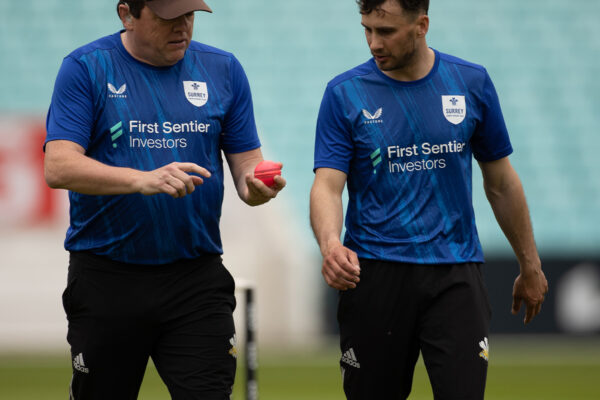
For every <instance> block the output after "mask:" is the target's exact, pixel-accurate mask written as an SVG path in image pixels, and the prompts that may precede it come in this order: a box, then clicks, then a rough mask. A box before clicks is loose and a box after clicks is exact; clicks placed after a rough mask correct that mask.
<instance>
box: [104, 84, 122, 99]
mask: <svg viewBox="0 0 600 400" xmlns="http://www.w3.org/2000/svg"><path fill="white" fill-rule="evenodd" d="M107 86H108V91H109V92H110V93H109V94H108V97H110V98H111V99H114V98H119V99H125V98H127V95H126V94H125V91H126V90H127V84H125V83H124V84H123V85H122V86H121V87H120V88H118V89H117V88H116V87H115V85H113V84H112V83H108V85H107Z"/></svg>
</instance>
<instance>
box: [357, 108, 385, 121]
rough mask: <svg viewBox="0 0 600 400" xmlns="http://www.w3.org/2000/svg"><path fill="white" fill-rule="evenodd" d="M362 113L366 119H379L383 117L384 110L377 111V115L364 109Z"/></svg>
mask: <svg viewBox="0 0 600 400" xmlns="http://www.w3.org/2000/svg"><path fill="white" fill-rule="evenodd" d="M362 113H363V115H364V116H365V118H366V119H371V120H373V119H378V118H379V117H381V114H383V108H379V109H378V110H377V111H375V114H371V113H370V112H368V111H367V110H365V109H364V108H363V110H362Z"/></svg>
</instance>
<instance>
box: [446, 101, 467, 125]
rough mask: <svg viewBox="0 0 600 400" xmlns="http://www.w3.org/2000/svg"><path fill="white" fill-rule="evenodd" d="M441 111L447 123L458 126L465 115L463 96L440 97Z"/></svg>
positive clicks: (465, 106)
mask: <svg viewBox="0 0 600 400" xmlns="http://www.w3.org/2000/svg"><path fill="white" fill-rule="evenodd" d="M442 111H443V112H444V117H446V119H447V120H448V121H449V122H451V123H453V124H454V125H458V124H460V123H461V122H463V121H464V119H465V116H466V115H467V104H466V103H465V96H442Z"/></svg>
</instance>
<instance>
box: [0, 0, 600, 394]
mask: <svg viewBox="0 0 600 400" xmlns="http://www.w3.org/2000/svg"><path fill="white" fill-rule="evenodd" d="M207 2H208V3H209V5H210V6H211V7H212V9H213V11H214V13H213V14H207V13H197V14H196V20H195V29H194V39H195V40H198V41H201V42H204V43H206V44H210V45H212V46H215V47H219V48H222V49H225V50H227V51H230V52H232V53H234V54H235V55H236V56H237V58H238V59H239V60H240V62H241V63H242V65H243V66H244V68H245V71H246V74H247V75H248V78H249V81H250V86H251V89H252V93H253V99H254V106H255V115H256V121H257V125H258V128H259V134H260V137H261V140H262V142H263V154H264V155H265V158H267V159H273V160H280V161H282V162H283V163H284V169H283V175H284V176H285V178H286V179H287V181H288V186H287V188H286V189H285V190H284V191H283V192H282V193H281V194H280V196H278V198H277V200H276V201H274V202H272V203H270V204H267V205H265V206H263V207H259V208H250V207H247V206H245V205H244V204H243V203H242V202H241V201H239V199H237V197H236V195H235V193H234V189H233V186H232V183H231V180H230V179H229V181H228V182H227V185H226V199H225V204H224V209H223V219H222V232H223V241H224V250H225V255H224V260H225V264H226V266H227V267H228V268H229V269H230V270H231V272H232V273H233V275H234V276H235V277H236V278H238V279H240V280H241V279H243V280H247V281H251V282H253V283H254V284H255V286H256V288H257V309H256V315H257V321H258V339H259V348H260V349H261V352H260V354H261V357H262V359H263V360H264V363H263V364H262V365H263V369H261V376H262V377H263V379H262V380H260V382H261V384H260V385H261V386H260V387H261V391H262V392H263V393H264V394H265V395H264V397H265V398H280V399H281V398H283V399H292V398H313V399H316V398H323V399H329V398H343V397H342V394H341V389H340V388H339V385H340V378H339V372H338V370H337V368H338V367H336V364H337V358H338V357H339V355H338V354H337V347H336V346H337V343H336V333H337V330H336V322H335V307H336V301H337V298H336V293H335V291H333V290H332V289H328V288H327V286H326V285H325V284H324V282H323V280H322V278H321V274H320V268H321V267H320V263H321V258H320V254H319V251H318V247H317V246H316V243H315V242H314V239H313V237H312V233H311V231H310V226H309V221H308V194H309V191H310V187H311V184H312V179H313V172H312V163H313V144H314V131H315V123H316V118H317V113H318V108H319V105H320V101H321V97H322V94H323V91H324V89H325V86H326V84H327V82H328V81H329V80H330V79H332V78H333V77H334V76H335V75H337V74H339V73H341V72H343V71H346V70H348V69H350V68H352V67H354V66H356V65H358V64H360V63H362V62H364V61H366V60H367V59H368V58H369V57H370V54H369V51H368V47H367V45H366V41H365V39H364V34H363V29H362V27H361V26H360V15H359V14H358V12H357V7H356V5H355V3H354V1H353V0H326V1H317V0H285V1H275V0H252V1H250V0H212V1H207ZM116 3H117V1H116V0H114V1H111V0H104V1H89V0H83V1H78V2H65V1H60V0H21V1H2V2H0V398H2V399H4V398H7V399H9V398H10V399H20V398H22V399H29V398H54V397H52V395H49V394H48V393H49V392H47V391H46V392H45V393H46V395H44V396H41V397H36V395H35V394H31V395H29V394H27V393H28V392H27V390H31V388H32V385H30V384H26V383H24V382H27V379H26V378H24V381H23V383H22V382H21V381H20V380H19V378H15V377H16V376H20V375H12V374H13V373H15V374H17V373H16V372H14V369H15V368H17V370H19V371H25V372H24V376H26V377H27V378H28V379H30V378H31V374H34V375H36V374H37V375H36V376H37V377H38V378H40V377H41V376H47V377H49V378H48V383H45V384H44V383H40V384H39V385H41V387H42V389H43V390H49V389H48V388H46V389H44V385H49V386H48V387H50V386H52V385H54V384H56V385H58V387H59V389H58V390H63V392H62V393H66V392H65V391H64V386H65V385H68V381H69V379H70V375H69V374H70V373H69V361H68V357H69V356H68V348H67V343H66V340H65V335H66V320H65V317H64V312H63V310H62V304H61V302H60V296H61V293H62V290H63V289H64V285H65V281H66V272H67V253H66V252H65V250H64V248H63V240H64V236H65V232H66V227H67V224H68V204H67V200H66V193H65V192H64V191H57V190H50V189H48V188H47V187H46V185H45V182H44V179H43V153H42V143H43V140H44V137H45V117H46V112H47V109H48V106H49V103H50V98H51V95H52V90H53V85H54V79H55V77H56V74H57V72H58V69H59V67H60V65H61V62H62V58H63V57H64V56H66V55H67V54H68V53H70V52H71V51H72V50H74V49H75V48H77V47H79V46H81V45H84V44H86V43H88V42H90V41H93V40H94V39H96V38H99V37H101V36H105V35H107V34H111V33H114V32H116V31H118V30H119V29H120V28H121V26H120V21H119V20H118V18H117V14H116V12H115V8H116ZM430 20H431V27H430V32H429V34H428V43H429V45H430V46H431V47H434V48H436V49H437V50H440V51H442V52H445V53H450V54H453V55H455V56H457V57H460V58H464V59H466V60H469V61H471V62H474V63H478V64H482V65H484V66H485V67H486V68H487V69H488V71H489V73H490V75H491V77H492V79H493V81H494V84H495V86H496V89H497V91H498V94H499V97H500V102H501V105H502V107H503V111H504V116H505V119H506V123H507V126H508V129H509V132H510V134H511V140H512V143H513V147H514V148H515V152H514V154H513V155H512V156H511V162H512V163H513V165H514V166H515V168H516V170H517V172H518V173H519V174H520V177H521V180H522V181H523V185H524V188H525V192H526V195H527V198H528V202H529V207H530V210H531V217H532V221H533V227H534V232H535V236H536V241H537V244H538V247H539V250H540V254H541V256H542V261H543V265H544V270H545V273H546V276H547V278H548V281H549V284H550V292H549V295H548V297H547V299H546V302H545V303H544V307H543V311H542V313H541V314H540V315H539V316H538V317H537V318H536V319H535V320H534V321H533V322H532V323H531V324H529V325H528V326H527V327H523V324H522V315H521V316H518V317H515V316H512V315H510V312H509V311H510V302H511V290H512V282H513V280H514V278H515V276H516V274H517V273H518V265H517V264H516V261H515V259H514V256H513V254H512V251H511V249H510V246H509V245H508V243H507V241H506V240H505V238H504V236H503V234H502V232H501V231H500V229H499V227H498V225H497V224H496V221H495V219H494V216H493V214H492V212H491V209H490V207H489V204H488V202H487V201H486V199H485V195H484V193H483V189H482V185H481V175H480V173H479V169H478V168H477V167H476V166H474V169H473V170H474V176H473V179H474V185H473V187H474V194H473V197H474V199H473V200H474V208H475V213H476V218H477V224H478V230H479V234H480V238H481V241H482V245H483V248H484V252H485V255H486V260H487V265H486V267H485V274H486V281H487V285H488V288H489V291H490V298H491V303H492V308H493V322H492V334H493V335H492V340H491V343H492V344H491V346H492V350H491V351H492V359H491V361H490V368H497V369H498V370H499V369H501V366H504V367H506V370H507V371H509V370H510V371H513V375H512V376H513V377H514V379H517V381H514V382H513V381H511V379H512V378H511V377H510V376H503V375H501V374H499V375H500V376H502V378H499V377H496V378H495V377H494V375H493V374H492V372H490V378H489V379H490V383H489V386H490V387H491V388H494V387H495V385H497V386H498V388H500V386H501V383H502V384H505V383H507V382H508V383H510V384H511V385H513V387H517V388H521V386H519V383H518V378H517V376H521V377H522V376H523V375H528V374H530V373H531V372H530V371H531V370H532V369H536V370H538V369H539V368H540V366H539V365H538V364H537V363H538V362H539V363H544V364H545V365H551V366H553V368H555V370H556V372H557V373H558V374H559V375H560V376H561V379H563V380H564V383H565V386H564V388H562V389H558V388H553V387H552V385H551V383H552V382H557V380H555V379H553V378H551V376H552V375H544V374H542V376H541V377H540V382H543V385H544V386H545V387H550V389H549V390H548V392H549V393H550V394H543V393H542V392H540V391H539V390H537V389H535V390H531V393H529V392H527V390H528V389H523V390H524V391H525V392H523V390H521V389H519V392H520V393H529V394H523V397H522V398H527V399H535V398H540V399H541V398H544V399H547V398H565V399H566V398H569V399H597V398H600V386H599V383H598V381H597V377H598V376H600V345H599V344H600V339H599V334H600V164H599V157H598V155H599V154H600V131H599V127H600V111H599V110H598V109H599V106H600V80H599V79H598V76H600V2H598V1H596V0H571V1H568V2H567V1H564V0H562V1H559V0H528V1H520V0H488V1H485V2H482V1H477V0H454V1H451V2H449V1H435V0H434V1H432V2H431V7H430ZM242 308H243V302H240V310H241V309H242ZM240 323H241V322H240ZM494 338H496V339H497V340H496V343H498V350H497V351H498V360H499V361H498V363H499V364H497V365H498V366H497V367H495V366H496V364H494V362H495V361H494V358H493V357H494V354H495V353H494V350H493V349H494V343H495V342H494V340H493V339H494ZM503 350H506V351H505V352H504V353H503V354H504V356H502V355H501V354H502V351H503ZM528 351H529V353H528ZM307 354H308V355H311V356H307ZM42 355H47V356H48V357H47V358H44V357H42ZM512 356H514V357H513V358H511V357H512ZM503 357H504V358H503ZM55 360H59V362H57V365H60V367H56V368H58V369H56V368H54V367H53V366H54V364H53V362H54V361H55ZM523 360H525V361H523ZM534 360H538V361H535V362H534ZM277 363H279V364H277ZM284 364H285V365H287V366H288V368H292V370H293V371H295V372H293V373H292V375H294V376H295V377H296V378H297V379H295V381H296V383H297V381H298V380H299V379H300V378H299V377H302V378H301V379H300V381H301V382H303V384H302V385H301V386H302V387H303V388H304V390H307V388H308V389H310V388H311V387H312V388H313V389H315V392H314V393H313V394H298V393H300V392H298V391H301V390H302V389H301V388H298V389H294V390H291V389H289V388H290V386H289V385H292V383H285V384H287V385H288V386H287V387H285V385H284V389H282V392H281V393H284V394H277V395H275V394H273V393H274V392H272V391H273V390H275V387H276V386H277V384H281V382H288V381H286V378H285V377H277V378H276V375H275V374H276V373H277V371H281V369H280V368H279V366H281V365H284ZM40 365H41V366H42V367H40ZM524 365H525V367H523V366H524ZM574 365H577V366H578V367H577V368H581V370H579V369H568V368H570V367H574ZM44 366H46V367H48V368H47V369H43V368H45V367H44ZM303 366H304V367H306V370H307V371H312V373H309V372H307V375H306V376H304V375H298V374H299V373H300V372H298V371H301V370H302V368H303ZM518 366H521V367H523V368H524V370H523V371H521V370H519V367H518ZM36 368H37V369H36ZM39 368H42V369H41V370H40V369H39ZM61 368H62V369H61ZM293 368H299V369H295V370H294V369H293ZM269 371H270V372H269ZM302 371H303V370H302ZM315 371H316V373H315ZM420 371H421V372H417V377H416V383H415V385H416V387H415V395H414V396H415V397H411V398H420V397H419V396H421V395H422V396H429V398H430V395H427V394H419V393H427V390H428V389H427V383H426V376H425V374H424V372H423V371H422V366H421V370H420ZM491 371H492V370H491ZM568 371H571V374H569V373H568ZM53 374H55V375H53ZM548 374H550V372H548ZM149 376H152V375H151V374H150V375H149ZM593 376H595V377H596V378H595V380H594V379H592V378H591V377H593ZM323 377H331V379H327V380H326V382H325V381H324V382H322V384H323V385H324V386H323V387H321V386H319V385H320V383H319V384H317V383H318V382H321V380H323ZM155 378H156V377H155ZM40 379H41V378H40ZM148 379H149V382H150V381H151V378H148ZM156 379H158V378H156ZM269 379H271V381H269ZM419 379H421V381H419ZM494 379H496V380H494ZM501 379H503V380H501ZM40 382H42V381H40ZM269 382H271V383H269ZM276 382H279V383H276ZM419 382H421V384H422V385H423V387H424V389H423V390H424V392H418V390H419V384H420V383H419ZM144 385H145V386H144V388H146V387H149V386H146V383H145V384H144ZM148 385H149V384H148ZM549 385H550V386H549ZM34 386H35V385H34ZM159 387H160V385H157V388H156V389H147V390H146V392H143V393H144V394H145V397H140V398H148V399H151V398H168V395H166V394H165V393H163V394H156V393H160V390H161V389H160V388H159ZM523 387H529V386H528V385H523ZM10 388H12V389H10ZM152 388H154V387H152ZM316 388H319V389H318V393H320V394H319V395H316V394H315V393H317V390H316ZM582 388H587V389H589V390H591V391H589V392H581V390H583V389H582ZM9 390H12V391H10V392H9ZM270 390H271V392H269V391H270ZM498 390H499V392H497V394H493V393H492V395H491V396H489V398H497V399H500V398H502V399H517V398H521V397H518V396H515V395H506V397H502V396H503V394H502V391H501V390H500V389H498ZM561 390H562V391H561ZM3 391H4V392H3ZM156 391H158V392H156ZM328 391H331V393H332V394H331V397H326V394H327V393H329V392H328ZM565 393H567V394H568V395H566V394H565ZM551 395H556V396H558V397H548V396H551ZM61 396H62V397H56V398H64V395H61ZM152 396H157V397H152ZM161 396H162V397H161ZM269 396H272V397H269ZM294 396H296V397H294ZM319 396H321V397H319ZM493 396H496V397H493ZM536 396H539V397H536ZM561 396H562V397H561ZM565 396H566V397H565ZM240 398H241V397H240ZM423 398H428V397H423Z"/></svg>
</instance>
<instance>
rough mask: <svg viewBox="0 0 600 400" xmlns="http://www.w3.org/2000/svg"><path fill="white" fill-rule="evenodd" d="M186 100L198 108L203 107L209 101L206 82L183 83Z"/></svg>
mask: <svg viewBox="0 0 600 400" xmlns="http://www.w3.org/2000/svg"><path fill="white" fill-rule="evenodd" d="M183 91H184V92H185V98H186V99H188V101H189V102H190V103H192V104H193V105H195V106H196V107H202V106H203V105H205V104H206V102H207V101H208V88H207V87H206V82H197V81H183Z"/></svg>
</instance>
